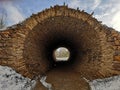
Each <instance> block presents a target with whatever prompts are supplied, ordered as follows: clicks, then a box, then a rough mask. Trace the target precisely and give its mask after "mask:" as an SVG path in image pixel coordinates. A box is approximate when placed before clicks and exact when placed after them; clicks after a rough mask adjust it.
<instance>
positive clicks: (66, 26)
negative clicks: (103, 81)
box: [24, 16, 101, 75]
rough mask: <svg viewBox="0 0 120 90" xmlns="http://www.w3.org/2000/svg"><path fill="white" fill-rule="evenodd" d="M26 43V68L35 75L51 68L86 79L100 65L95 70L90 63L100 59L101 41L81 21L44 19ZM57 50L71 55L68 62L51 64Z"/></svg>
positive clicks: (73, 19) (91, 28)
mask: <svg viewBox="0 0 120 90" xmlns="http://www.w3.org/2000/svg"><path fill="white" fill-rule="evenodd" d="M53 18H54V19H53ZM86 26H87V27H86ZM25 42H26V44H25V46H24V47H25V49H24V57H25V60H26V66H27V68H28V69H29V72H30V73H32V74H34V75H39V74H41V73H45V72H47V71H49V70H51V69H53V68H54V69H60V68H64V69H65V68H69V69H71V68H72V69H73V70H75V71H76V72H80V73H81V74H83V73H84V74H86V75H87V73H91V74H93V72H92V71H91V70H90V69H93V68H94V69H95V70H96V72H97V70H98V68H97V67H98V66H97V65H99V64H96V66H95V64H94V63H93V62H92V61H96V62H97V61H99V60H100V59H101V46H100V45H101V44H100V39H99V36H98V33H97V32H96V31H95V30H94V27H91V26H90V25H89V24H88V23H87V22H86V23H83V21H82V20H81V19H79V20H78V19H77V18H73V17H67V16H64V17H59V16H56V17H50V18H47V19H45V20H44V21H43V22H42V23H39V24H38V25H36V26H35V27H34V28H33V29H32V31H30V32H29V34H28V37H27V39H26V40H25ZM59 47H66V48H67V49H68V50H69V51H70V57H69V60H68V61H67V62H63V61H60V62H56V61H55V60H54V57H53V52H54V50H56V49H57V48H59ZM97 63H99V62H97ZM88 66H89V67H90V68H89V69H88V68H87V67H88ZM84 70H86V72H87V73H85V72H84ZM82 72H83V73H82ZM94 73H95V72H94Z"/></svg>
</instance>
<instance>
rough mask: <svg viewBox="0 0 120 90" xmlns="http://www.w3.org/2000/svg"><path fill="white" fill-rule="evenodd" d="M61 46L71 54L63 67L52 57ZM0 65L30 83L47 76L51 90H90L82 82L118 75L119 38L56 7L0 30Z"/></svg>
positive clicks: (87, 16)
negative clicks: (28, 80) (29, 80)
mask: <svg viewBox="0 0 120 90" xmlns="http://www.w3.org/2000/svg"><path fill="white" fill-rule="evenodd" d="M61 46H62V47H66V48H68V49H69V51H70V53H71V54H70V58H69V60H68V61H67V62H55V60H54V58H53V52H54V50H55V49H56V48H58V47H61ZM0 65H3V66H9V67H12V68H13V69H14V70H16V71H17V72H18V73H20V74H22V75H23V76H25V77H29V78H31V79H33V78H34V77H36V76H39V75H41V76H42V75H46V76H47V82H50V83H51V84H52V85H53V90H89V85H88V83H87V82H86V80H85V79H87V80H94V79H97V78H105V77H109V76H114V75H119V74H120V33H119V32H117V31H115V30H114V29H113V28H110V27H107V26H106V25H103V24H101V22H99V21H97V19H95V18H94V17H93V16H92V14H88V13H86V12H84V10H82V11H81V10H78V9H77V10H75V9H72V8H68V6H58V5H56V6H54V7H50V8H49V9H45V10H44V11H42V12H39V13H38V14H34V15H32V16H31V17H30V18H28V19H26V20H25V21H23V22H22V23H20V24H17V25H14V26H11V27H8V29H6V30H5V31H0ZM39 90H46V89H44V88H42V87H39Z"/></svg>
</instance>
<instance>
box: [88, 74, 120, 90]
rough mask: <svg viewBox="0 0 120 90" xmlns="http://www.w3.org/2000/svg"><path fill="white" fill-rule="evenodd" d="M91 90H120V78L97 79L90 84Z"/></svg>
mask: <svg viewBox="0 0 120 90" xmlns="http://www.w3.org/2000/svg"><path fill="white" fill-rule="evenodd" d="M89 84H90V86H91V90H120V76H114V77H110V78H105V79H96V80H93V81H91V82H89Z"/></svg>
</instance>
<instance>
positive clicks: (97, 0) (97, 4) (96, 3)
mask: <svg viewBox="0 0 120 90" xmlns="http://www.w3.org/2000/svg"><path fill="white" fill-rule="evenodd" d="M100 3H101V0H94V3H93V6H92V10H95V9H96V8H97V7H98V6H99V5H100Z"/></svg>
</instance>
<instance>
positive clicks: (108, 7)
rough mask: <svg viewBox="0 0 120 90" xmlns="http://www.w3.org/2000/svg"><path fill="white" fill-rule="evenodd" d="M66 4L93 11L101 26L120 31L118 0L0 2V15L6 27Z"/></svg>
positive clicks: (16, 0)
mask: <svg viewBox="0 0 120 90" xmlns="http://www.w3.org/2000/svg"><path fill="white" fill-rule="evenodd" d="M64 2H65V3H66V4H68V6H69V7H71V8H75V9H76V8H77V7H79V8H80V9H81V10H83V9H84V10H85V11H86V12H88V13H91V12H93V11H94V17H96V18H97V19H98V20H99V21H102V22H103V24H106V25H107V26H109V27H113V28H115V29H116V30H118V31H120V0H19V1H18V0H0V15H1V13H2V12H4V13H6V14H7V19H6V20H7V25H8V26H9V25H13V24H16V23H19V22H21V21H23V20H25V19H26V18H28V17H29V16H30V15H32V14H33V13H37V12H40V11H42V10H43V9H45V8H49V7H50V6H54V5H56V4H58V5H63V3H64Z"/></svg>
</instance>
